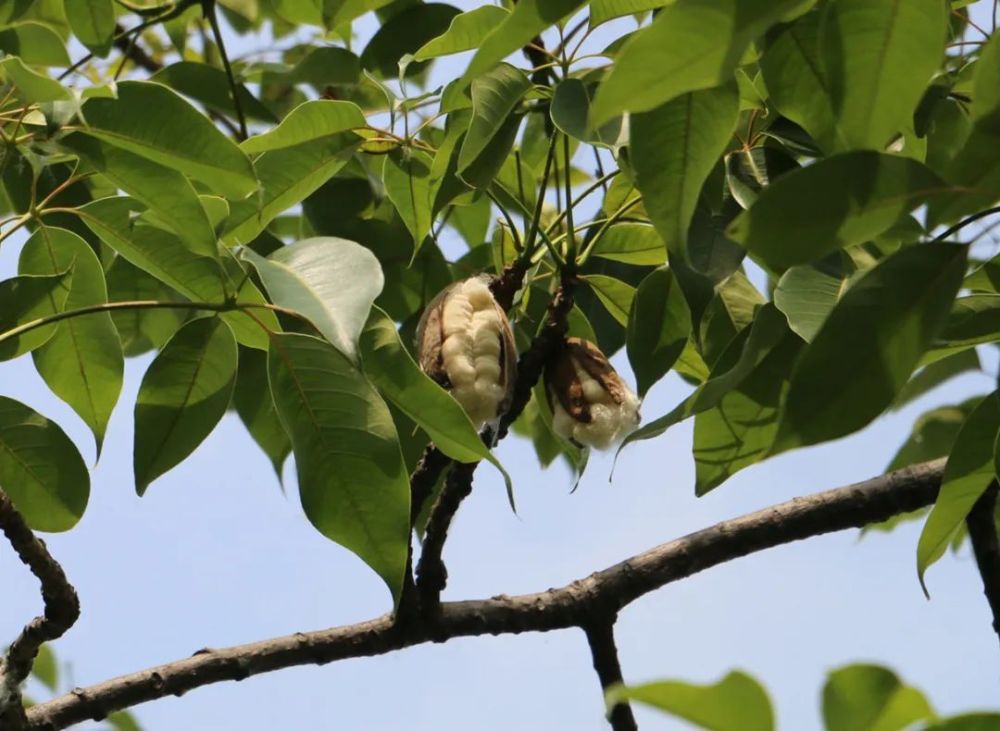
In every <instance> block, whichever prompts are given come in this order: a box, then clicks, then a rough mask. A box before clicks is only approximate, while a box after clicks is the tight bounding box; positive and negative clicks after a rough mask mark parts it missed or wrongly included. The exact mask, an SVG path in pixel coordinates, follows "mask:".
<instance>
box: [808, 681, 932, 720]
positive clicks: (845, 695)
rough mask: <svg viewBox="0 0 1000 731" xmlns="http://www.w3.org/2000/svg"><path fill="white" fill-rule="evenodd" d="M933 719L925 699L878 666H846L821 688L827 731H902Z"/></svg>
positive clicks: (921, 694)
mask: <svg viewBox="0 0 1000 731" xmlns="http://www.w3.org/2000/svg"><path fill="white" fill-rule="evenodd" d="M933 718H934V710H933V709H932V708H931V706H930V703H928V702H927V698H925V697H924V694H923V693H921V692H920V691H919V690H917V689H916V688H912V687H910V686H908V685H904V684H903V682H902V681H901V680H900V679H899V677H898V676H897V675H896V674H895V673H894V672H892V671H891V670H889V669H887V668H884V667H880V666H878V665H848V666H847V667H843V668H838V669H837V670H834V671H833V672H831V673H830V674H829V676H828V677H827V680H826V685H824V686H823V720H824V722H825V723H826V731H858V729H866V730H867V731H903V729H906V728H910V727H911V726H912V725H913V724H914V723H915V722H917V721H924V720H929V719H933Z"/></svg>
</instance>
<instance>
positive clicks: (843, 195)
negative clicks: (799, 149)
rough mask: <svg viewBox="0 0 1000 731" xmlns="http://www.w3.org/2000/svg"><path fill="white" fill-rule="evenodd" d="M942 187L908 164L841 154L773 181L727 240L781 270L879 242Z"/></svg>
mask: <svg viewBox="0 0 1000 731" xmlns="http://www.w3.org/2000/svg"><path fill="white" fill-rule="evenodd" d="M943 188H944V184H943V183H942V182H941V181H940V180H939V179H938V177H937V176H936V175H934V174H933V173H932V172H931V171H930V170H929V169H927V168H926V167H924V166H923V165H921V164H920V163H919V162H917V161H915V160H911V159H909V158H904V157H896V156H893V155H885V154H882V153H878V152H870V151H859V152H848V153H844V154H842V155H836V156H834V157H829V158H825V159H822V160H819V161H817V162H816V163H814V164H812V165H809V166H808V167H805V168H802V169H801V170H795V171H793V172H791V173H788V174H787V175H784V176H782V177H781V178H779V179H778V180H776V181H775V182H774V183H772V184H771V185H770V186H769V187H768V188H766V189H765V190H764V191H763V192H762V193H761V196H760V198H758V200H757V202H756V203H755V204H754V205H753V207H752V208H751V209H750V210H748V211H744V212H743V213H741V214H740V215H739V216H738V217H737V218H736V220H735V221H733V223H732V224H731V225H730V227H729V230H728V231H727V233H728V235H729V236H730V237H731V238H732V239H733V240H734V241H737V242H738V243H740V244H742V245H743V246H745V247H746V248H747V250H748V251H749V252H750V253H751V254H753V255H754V256H755V257H758V258H759V259H761V260H762V261H763V262H764V263H765V264H766V265H767V266H769V267H771V268H773V269H776V270H779V271H780V270H784V269H787V268H788V267H791V266H795V265H796V264H807V263H809V262H811V261H815V260H816V259H819V258H821V257H823V256H824V255H826V254H828V253H830V252H831V251H835V250H836V249H842V248H847V247H850V246H855V245H857V244H861V243H864V242H865V241H868V240H870V239H872V238H873V237H875V236H878V235H879V234H881V233H883V232H885V231H887V230H888V229H889V228H891V227H892V226H893V224H895V223H896V222H897V221H899V220H900V219H901V218H902V217H903V216H905V215H906V214H907V213H909V212H910V211H912V210H913V209H915V208H917V207H918V206H919V205H921V204H922V203H924V202H925V201H926V200H927V199H928V198H929V197H931V196H932V195H933V194H935V193H939V192H940V191H942V190H943Z"/></svg>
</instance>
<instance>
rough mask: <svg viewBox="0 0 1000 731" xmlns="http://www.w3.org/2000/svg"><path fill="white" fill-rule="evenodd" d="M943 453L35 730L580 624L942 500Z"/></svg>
mask: <svg viewBox="0 0 1000 731" xmlns="http://www.w3.org/2000/svg"><path fill="white" fill-rule="evenodd" d="M943 471H944V460H943V459H941V460H935V461H933V462H926V463H924V464H920V465H915V466H913V467H907V468H905V469H902V470H897V471H896V472H891V473H889V474H887V475H880V476H879V477H875V478H873V479H871V480H866V481H865V482H859V483H857V484H855V485H850V486H848V487H841V488H837V489H834V490H827V491H826V492H821V493H817V494H814V495H809V496H806V497H800V498H795V499H793V500H790V501H788V502H785V503H781V504H779V505H775V506H773V507H770V508H766V509H765V510H760V511H757V512H755V513H750V514H748V515H744V516H743V517H741V518H735V519H733V520H727V521H723V522H722V523H718V524H716V525H714V526H711V527H708V528H705V529H703V530H700V531H697V532H695V533H691V534H689V535H687V536H684V537H683V538H678V539H676V540H674V541H671V542H669V543H664V544H663V545H661V546H657V547H656V548H653V549H651V550H649V551H646V552H644V553H640V554H638V555H637V556H633V557H632V558H630V559H628V560H626V561H623V562H621V563H619V564H615V565H614V566H611V567H610V568H607V569H605V570H603V571H598V572H597V573H594V574H591V575H590V576H588V577H586V578H584V579H580V580H578V581H574V582H573V583H571V584H568V585H566V586H563V587H561V588H558V589H550V590H548V591H544V592H540V593H537V594H524V595H521V596H498V597H495V598H493V599H487V600H481V601H463V602H446V603H444V604H442V605H441V610H440V612H439V613H437V614H436V615H434V616H433V617H431V618H428V619H425V620H424V621H421V622H414V623H404V624H397V623H396V622H395V620H394V618H393V617H392V616H391V615H384V616H382V617H379V618H377V619H373V620H369V621H367V622H361V623H358V624H354V625H349V626H346V627H337V628H334V629H328V630H322V631H319V632H298V633H296V634H293V635H287V636H285V637H278V638H275V639H272V640H265V641H262V642H254V643H251V644H248V645H238V646H236V647H231V648H228V649H224V650H211V651H207V652H199V653H197V654H195V655H194V656H192V657H189V658H186V659H183V660H178V661H176V662H172V663H168V664H166V665H160V666H158V667H154V668H149V669H147V670H142V671H139V672H137V673H132V674H131V675H123V676H121V677H118V678H114V679H112V680H107V681H105V682H103V683H99V684H97V685H93V686H90V687H88V688H77V689H76V690H74V691H73V692H71V693H67V694H66V695H63V696H60V697H59V698H56V699H54V700H51V701H49V702H47V703H42V704H39V705H37V706H33V707H32V708H30V709H28V713H27V715H28V721H29V726H28V728H29V729H30V731H59V730H60V729H64V728H67V727H68V726H71V725H73V724H74V723H79V722H81V721H86V720H89V719H100V718H104V717H106V716H107V715H108V714H109V713H112V712H114V711H117V710H122V709H124V708H129V707H131V706H134V705H137V704H139V703H144V702H146V701H152V700H156V699H158V698H164V697H166V696H169V695H176V696H180V695H182V694H184V693H186V692H187V691H190V690H193V689H194V688H199V687H201V686H204V685H210V684H212V683H218V682H221V681H224V680H244V679H246V678H248V677H250V676H252V675H259V674H261V673H267V672H273V671H275V670H281V669H282V668H288V667H294V666H299V665H322V664H326V663H329V662H334V661H336V660H344V659H347V658H351V657H371V656H375V655H384V654H386V653H388V652H393V651H395V650H399V649H402V648H404V647H410V646H413V645H419V644H423V643H425V642H431V641H433V642H445V641H447V640H449V639H452V638H455V637H477V636H482V635H500V634H519V633H522V632H548V631H552V630H559V629H568V628H570V627H580V626H583V625H584V624H585V623H586V622H587V621H588V620H589V619H591V618H592V617H593V616H594V615H593V611H592V608H593V607H600V609H601V611H605V612H615V611H617V610H618V609H620V608H622V607H624V606H626V605H628V604H631V603H632V602H634V601H635V600H636V599H638V598H639V597H641V596H644V595H645V594H648V593H650V592H652V591H654V590H656V589H659V588H660V587H662V586H664V585H666V584H669V583H672V582H675V581H680V580H682V579H685V578H687V577H689V576H692V575H694V574H696V573H698V572H700V571H704V570H705V569H708V568H711V567H713V566H718V565H719V564H723V563H726V562H728V561H732V560H733V559H736V558H740V557H742V556H746V555H749V554H751V553H755V552H757V551H763V550H766V549H768V548H773V547H775V546H780V545H784V544H786V543H791V542H793V541H798V540H801V539H803V538H809V537H812V536H818V535H822V534H824V533H831V532H833V531H839V530H844V529H845V528H859V527H861V526H864V525H868V524H870V523H878V522H880V521H883V520H887V519H888V518H891V517H892V516H894V515H899V514H900V513H907V512H910V511H913V510H918V509H919V508H923V507H926V506H927V505H930V504H931V503H932V502H934V499H935V498H936V497H937V493H938V488H939V487H940V485H941V475H942V473H943Z"/></svg>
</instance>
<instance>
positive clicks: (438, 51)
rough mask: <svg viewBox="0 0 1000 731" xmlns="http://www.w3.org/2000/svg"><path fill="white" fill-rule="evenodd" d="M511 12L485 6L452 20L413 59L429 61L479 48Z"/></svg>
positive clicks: (492, 6) (493, 6)
mask: <svg viewBox="0 0 1000 731" xmlns="http://www.w3.org/2000/svg"><path fill="white" fill-rule="evenodd" d="M507 15H509V11H507V10H506V9H505V8H501V7H497V6H496V5H483V6H482V7H478V8H475V9H474V10H470V11H469V12H467V13H462V14H461V15H456V16H455V17H454V18H452V19H451V25H449V26H448V30H446V31H445V32H444V33H442V34H441V35H439V36H438V37H437V38H433V39H431V40H429V41H427V43H425V44H424V45H422V46H421V47H420V48H419V49H418V50H417V52H416V53H414V54H413V58H414V59H415V60H416V61H427V60H429V59H432V58H437V57H439V56H448V55H451V54H453V53H461V52H462V51H469V50H472V49H473V48H478V47H479V45H480V44H481V43H482V42H483V40H484V39H485V38H486V36H488V35H489V34H490V33H492V32H493V30H494V29H495V28H496V27H497V25H499V24H500V23H502V22H503V21H504V19H505V18H506V17H507Z"/></svg>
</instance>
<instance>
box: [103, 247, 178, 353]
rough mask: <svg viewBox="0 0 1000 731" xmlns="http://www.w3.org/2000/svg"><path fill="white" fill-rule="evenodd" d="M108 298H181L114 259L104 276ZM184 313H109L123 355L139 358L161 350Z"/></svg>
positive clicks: (122, 260)
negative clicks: (152, 351)
mask: <svg viewBox="0 0 1000 731" xmlns="http://www.w3.org/2000/svg"><path fill="white" fill-rule="evenodd" d="M106 278H107V286H108V299H109V300H110V301H111V302H130V301H137V300H164V301H170V300H177V299H180V296H179V295H178V294H177V293H176V292H174V291H173V290H172V289H170V288H169V287H167V286H166V285H165V284H163V283H162V282H161V281H160V280H158V279H156V278H155V277H152V276H150V275H149V274H147V273H146V272H144V271H143V270H142V269H140V268H139V267H137V266H135V265H133V264H131V263H130V262H129V261H128V260H127V259H125V258H124V257H121V256H116V257H115V259H114V261H113V262H111V266H110V267H109V268H108V271H107V274H106ZM187 314H188V313H186V312H185V311H183V310H174V309H170V308H166V307H162V308H150V309H145V308H144V309H129V310H115V311H114V312H112V313H111V319H112V321H113V322H114V325H115V329H116V330H117V331H118V337H119V338H120V340H121V348H122V350H123V351H124V353H125V355H126V356H134V355H141V354H142V353H145V352H147V351H150V350H158V349H160V348H162V347H163V346H164V345H165V344H166V342H167V341H168V340H170V337H171V336H172V335H173V334H174V333H175V332H177V330H178V328H180V326H181V324H182V323H183V322H184V320H185V318H186V316H187Z"/></svg>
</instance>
